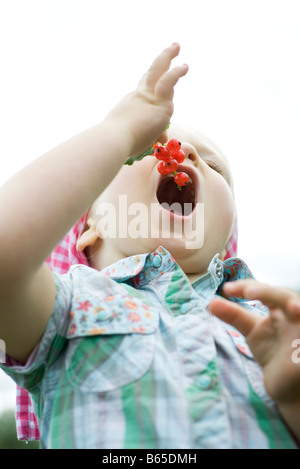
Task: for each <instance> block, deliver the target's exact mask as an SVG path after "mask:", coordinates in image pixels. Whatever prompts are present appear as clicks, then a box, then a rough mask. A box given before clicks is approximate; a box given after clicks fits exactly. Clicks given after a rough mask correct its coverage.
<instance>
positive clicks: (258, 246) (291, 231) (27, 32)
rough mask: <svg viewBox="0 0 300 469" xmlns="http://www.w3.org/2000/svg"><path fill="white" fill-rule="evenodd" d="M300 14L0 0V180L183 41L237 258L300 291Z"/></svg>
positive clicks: (286, 0) (5, 387) (186, 106)
mask: <svg viewBox="0 0 300 469" xmlns="http://www.w3.org/2000/svg"><path fill="white" fill-rule="evenodd" d="M298 6H299V1H298V0H226V1H224V0H184V1H183V0H151V1H147V2H146V1H142V0H126V1H121V0H109V1H104V0H98V1H97V0H26V1H24V0H1V1H0V64H1V74H0V158H1V173H0V185H1V184H3V183H4V182H5V181H6V180H7V179H8V178H9V177H10V176H12V175H13V174H14V173H15V172H16V171H18V169H20V168H21V167H22V166H24V165H26V164H27V163H28V162H30V161H31V160H33V159H35V158H37V157H38V156H40V155H41V154H42V153H44V152H46V151H47V150H49V149H51V148H52V147H53V146H56V145H57V144H59V143H60V142H62V141H64V140H65V139H67V138H69V137H71V136H72V135H74V134H76V133H77V132H80V131H82V130H84V129H85V128H87V127H89V126H91V125H94V124H96V123H97V122H99V121H101V120H102V119H103V118H104V117H105V115H106V114H107V112H108V111H109V110H110V109H111V107H112V106H113V105H114V104H116V103H117V102H118V101H119V99H121V98H122V96H123V95H124V94H126V93H127V92H129V91H131V90H132V89H133V88H134V87H135V85H136V83H137V82H138V80H139V79H140V77H141V75H142V74H143V73H144V71H145V70H146V69H147V67H148V66H149V65H150V63H151V61H152V59H153V58H154V57H155V56H156V55H157V54H158V53H159V52H160V51H161V50H162V49H163V48H164V47H166V46H167V45H169V44H170V43H172V42H173V41H177V42H179V43H180V44H181V47H182V49H181V50H182V52H181V55H180V58H179V59H177V60H176V61H175V63H185V62H186V63H188V64H189V66H190V71H189V74H188V75H187V76H186V77H185V78H184V79H182V80H181V82H180V83H179V85H178V86H177V88H176V94H175V113H174V117H173V119H172V122H178V123H183V124H186V125H191V126H193V127H196V128H198V129H199V130H200V131H202V132H203V133H205V134H207V135H208V136H209V137H210V138H211V139H213V140H214V141H215V142H216V143H217V145H218V146H219V147H221V149H222V150H223V151H224V152H225V154H226V155H227V156H228V158H229V160H230V162H231V164H232V171H233V175H234V180H235V196H236V201H237V207H238V215H239V240H240V241H239V256H240V257H242V258H243V259H244V260H245V261H246V262H247V264H248V265H249V267H250V269H251V270H252V272H253V274H254V275H255V276H256V278H258V279H259V280H262V281H267V282H270V283H273V284H277V285H283V286H287V287H290V288H300V247H299V231H300V221H299V210H298V207H299V201H300V180H299V174H300V172H299V169H300V163H299V161H300V138H299V136H300V132H299V129H300V92H299V86H300V69H299V47H300V28H299V11H298ZM116 138H117V136H116ZM53 188H54V190H55V181H53ZM0 227H1V220H0ZM12 249H13V246H12ZM0 336H1V331H0ZM0 391H2V392H0V411H1V410H2V409H3V408H6V407H7V406H13V405H14V385H13V384H12V383H11V381H10V380H8V379H7V378H4V374H3V373H0Z"/></svg>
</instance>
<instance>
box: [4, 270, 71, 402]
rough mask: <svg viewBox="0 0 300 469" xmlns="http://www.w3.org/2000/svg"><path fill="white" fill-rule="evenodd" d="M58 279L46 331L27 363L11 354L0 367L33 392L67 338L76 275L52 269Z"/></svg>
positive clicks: (36, 390) (20, 384)
mask: <svg viewBox="0 0 300 469" xmlns="http://www.w3.org/2000/svg"><path fill="white" fill-rule="evenodd" d="M52 275H53V277H54V281H55V289H56V296H55V302H54V307H53V311H52V314H51V317H50V319H49V322H48V325H47V327H46V330H45V332H44V335H43V337H42V339H41V341H40V342H39V344H38V345H37V346H36V347H35V349H34V350H33V352H32V353H31V355H30V357H29V358H28V360H27V362H26V363H25V364H21V363H19V362H18V361H17V360H15V359H13V358H12V357H10V356H9V355H6V361H5V363H3V364H0V368H1V369H2V370H3V371H4V372H5V373H6V374H7V375H8V376H10V377H11V378H12V379H13V380H14V381H15V382H16V383H17V384H18V385H19V386H20V387H22V388H24V389H27V391H29V392H31V393H36V392H39V384H40V382H41V380H42V378H43V376H44V372H45V368H46V367H47V366H49V365H51V364H52V363H54V361H55V360H56V358H57V357H58V355H59V354H60V353H61V351H62V349H63V348H64V346H65V344H66V341H67V339H66V338H65V336H66V331H67V327H68V324H69V316H70V309H71V304H72V289H73V287H72V279H71V278H70V275H69V274H63V275H60V274H56V273H52Z"/></svg>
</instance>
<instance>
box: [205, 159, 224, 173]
mask: <svg viewBox="0 0 300 469" xmlns="http://www.w3.org/2000/svg"><path fill="white" fill-rule="evenodd" d="M205 163H206V164H207V166H209V167H210V168H212V169H213V170H214V171H216V172H217V173H219V174H221V176H223V177H224V172H223V170H222V168H220V166H219V165H218V164H217V163H215V162H214V161H213V162H212V161H205Z"/></svg>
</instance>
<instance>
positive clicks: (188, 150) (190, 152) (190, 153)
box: [181, 142, 199, 166]
mask: <svg viewBox="0 0 300 469" xmlns="http://www.w3.org/2000/svg"><path fill="white" fill-rule="evenodd" d="M181 150H182V151H183V152H184V154H185V159H186V160H189V161H191V162H192V163H193V164H194V166H197V165H198V163H199V156H198V153H197V151H196V148H195V147H193V145H191V144H190V143H185V142H181Z"/></svg>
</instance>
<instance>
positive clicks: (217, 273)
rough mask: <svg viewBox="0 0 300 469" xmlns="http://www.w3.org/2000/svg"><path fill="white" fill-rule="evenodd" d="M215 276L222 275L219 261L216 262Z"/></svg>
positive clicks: (219, 276)
mask: <svg viewBox="0 0 300 469" xmlns="http://www.w3.org/2000/svg"><path fill="white" fill-rule="evenodd" d="M215 272H216V276H217V277H218V278H221V277H222V276H223V269H222V264H220V263H219V262H218V263H217V264H216V270H215Z"/></svg>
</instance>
